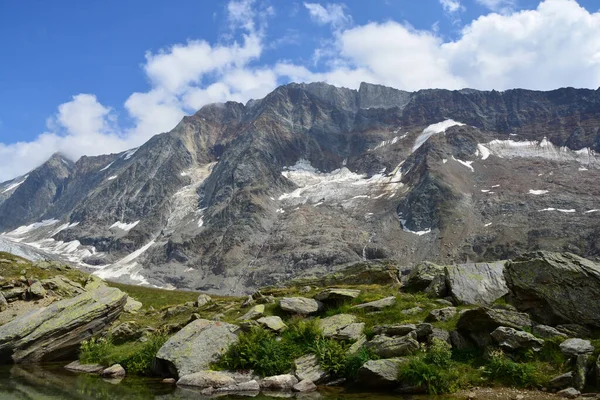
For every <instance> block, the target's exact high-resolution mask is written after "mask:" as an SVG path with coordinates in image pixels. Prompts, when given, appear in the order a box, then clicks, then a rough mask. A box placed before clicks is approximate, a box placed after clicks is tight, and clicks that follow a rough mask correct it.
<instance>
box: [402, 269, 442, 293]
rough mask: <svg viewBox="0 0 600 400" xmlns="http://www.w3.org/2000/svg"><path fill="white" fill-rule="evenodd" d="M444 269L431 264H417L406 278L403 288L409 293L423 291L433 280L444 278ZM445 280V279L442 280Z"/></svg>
mask: <svg viewBox="0 0 600 400" xmlns="http://www.w3.org/2000/svg"><path fill="white" fill-rule="evenodd" d="M444 276H445V273H444V267H443V266H441V265H436V264H434V263H431V262H424V263H421V264H417V265H416V266H415V267H414V268H413V269H412V270H411V271H410V274H409V275H408V277H407V278H406V280H405V282H404V285H403V288H404V290H407V291H410V292H421V291H425V290H426V289H427V287H428V286H429V285H431V284H432V282H433V281H434V279H436V278H438V277H441V278H444ZM444 280H445V279H444Z"/></svg>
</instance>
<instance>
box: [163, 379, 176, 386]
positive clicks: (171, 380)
mask: <svg viewBox="0 0 600 400" xmlns="http://www.w3.org/2000/svg"><path fill="white" fill-rule="evenodd" d="M161 382H162V383H167V384H169V385H174V384H176V383H177V379H175V378H165V379H163V380H162V381H161Z"/></svg>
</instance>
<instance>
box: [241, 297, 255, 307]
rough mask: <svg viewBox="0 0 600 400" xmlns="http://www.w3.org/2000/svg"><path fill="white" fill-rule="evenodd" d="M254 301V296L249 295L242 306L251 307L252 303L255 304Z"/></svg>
mask: <svg viewBox="0 0 600 400" xmlns="http://www.w3.org/2000/svg"><path fill="white" fill-rule="evenodd" d="M254 303H255V301H254V297H252V295H248V297H246V300H244V301H243V303H242V307H250V306H251V305H254Z"/></svg>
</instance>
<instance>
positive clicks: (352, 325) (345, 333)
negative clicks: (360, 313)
mask: <svg viewBox="0 0 600 400" xmlns="http://www.w3.org/2000/svg"><path fill="white" fill-rule="evenodd" d="M319 327H320V329H321V332H322V334H323V336H324V337H327V338H333V339H338V340H356V339H358V338H359V337H360V335H362V333H363V330H364V328H365V324H364V323H362V322H361V323H357V322H356V316H355V315H351V314H337V315H333V316H331V317H327V318H323V319H321V320H319Z"/></svg>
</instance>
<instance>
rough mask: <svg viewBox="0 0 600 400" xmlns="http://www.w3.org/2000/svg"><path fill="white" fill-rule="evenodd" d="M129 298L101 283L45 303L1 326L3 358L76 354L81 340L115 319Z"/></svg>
mask: <svg viewBox="0 0 600 400" xmlns="http://www.w3.org/2000/svg"><path fill="white" fill-rule="evenodd" d="M126 301H127V295H126V294H125V293H123V292H121V291H120V290H119V289H115V288H108V287H101V288H98V289H96V290H92V291H89V292H86V293H83V294H81V295H79V296H76V297H74V298H71V299H67V300H62V301H59V302H56V303H53V304H51V305H50V306H48V307H42V308H40V309H37V310H34V311H32V312H30V313H29V314H26V315H24V316H22V317H20V318H17V319H15V320H13V321H11V322H9V323H7V324H5V325H2V326H0V362H11V361H12V362H15V363H33V362H40V361H52V360H59V359H64V358H65V357H74V355H75V354H76V351H77V349H78V348H79V344H80V343H81V342H82V341H83V340H87V339H89V338H90V337H92V336H93V335H95V334H97V333H99V332H101V331H103V330H104V329H105V328H107V326H108V325H109V324H110V323H112V322H113V321H114V320H116V319H117V318H118V317H119V315H120V314H121V312H122V311H123V307H124V306H125V303H126Z"/></svg>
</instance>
